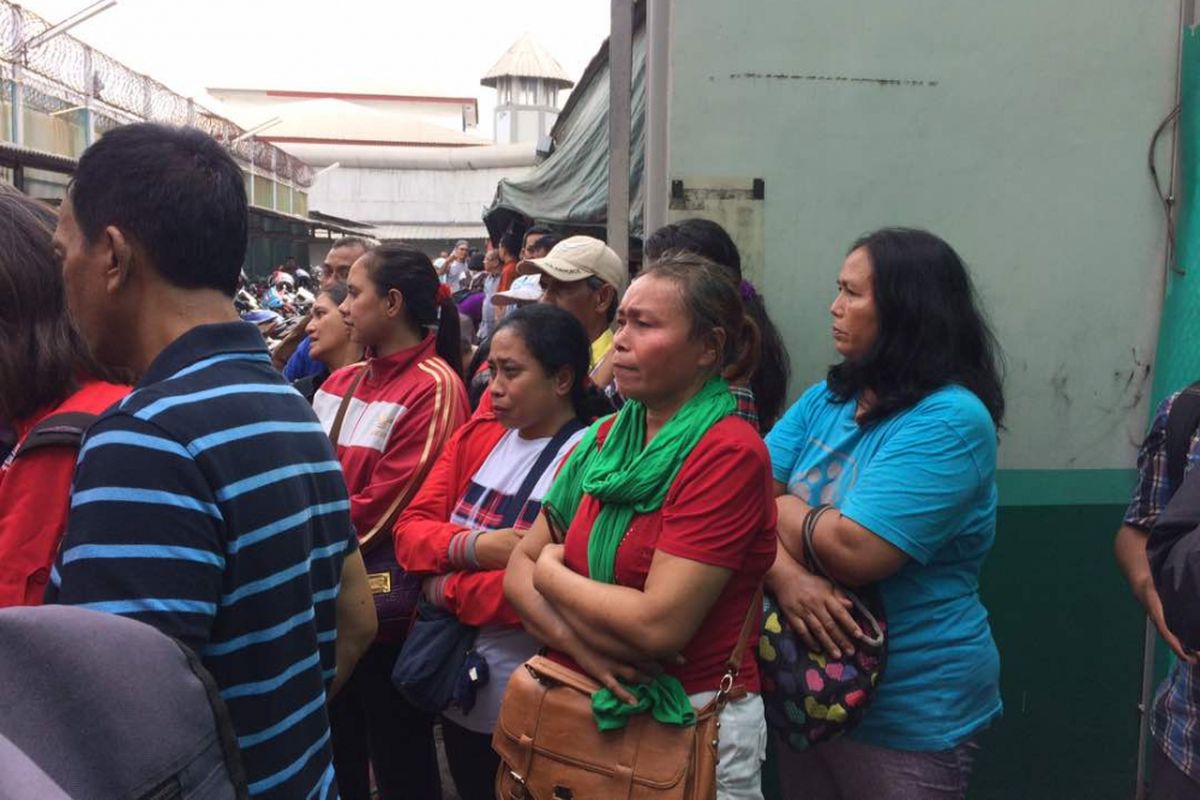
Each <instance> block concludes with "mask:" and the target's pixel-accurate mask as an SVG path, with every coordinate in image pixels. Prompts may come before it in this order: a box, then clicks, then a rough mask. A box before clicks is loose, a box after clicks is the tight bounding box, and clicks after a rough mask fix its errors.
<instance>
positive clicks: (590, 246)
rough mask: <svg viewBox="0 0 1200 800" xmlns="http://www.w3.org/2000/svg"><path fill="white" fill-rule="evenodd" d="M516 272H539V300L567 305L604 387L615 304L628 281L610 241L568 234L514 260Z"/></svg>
mask: <svg viewBox="0 0 1200 800" xmlns="http://www.w3.org/2000/svg"><path fill="white" fill-rule="evenodd" d="M517 272H518V273H519V274H521V275H538V276H539V278H540V283H541V287H542V293H543V294H542V302H543V303H553V304H554V305H556V306H558V307H559V308H561V309H563V310H564V311H569V312H571V314H573V315H574V316H575V318H576V319H577V320H579V322H580V323H582V325H583V329H584V330H585V331H587V335H588V339H589V340H590V341H591V343H592V354H591V371H590V373H589V375H590V377H591V379H592V382H593V383H595V384H596V385H597V386H600V387H605V386H607V385H608V384H609V383H611V382H612V366H611V365H610V364H609V363H608V355H609V352H610V351H611V350H612V344H613V333H612V323H613V320H614V319H616V316H617V304H618V303H619V302H620V300H621V295H622V294H623V293H624V292H625V287H626V286H628V285H629V270H628V269H626V267H625V264H624V262H622V261H621V257H620V256H618V255H617V254H616V253H615V252H614V251H613V249H612V248H611V247H609V246H608V245H606V244H605V243H604V242H602V241H600V240H599V239H594V238H592V237H591V236H571V237H568V238H566V239H563V240H562V241H561V242H559V243H558V244H556V245H555V246H554V247H553V249H551V250H550V252H549V253H548V254H547V255H546V256H544V257H542V258H532V259H526V260H524V261H522V262H520V263H519V264H518V265H517Z"/></svg>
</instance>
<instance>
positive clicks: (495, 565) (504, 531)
mask: <svg viewBox="0 0 1200 800" xmlns="http://www.w3.org/2000/svg"><path fill="white" fill-rule="evenodd" d="M521 535H522V532H521V531H517V530H513V529H512V528H501V529H500V530H495V531H486V532H484V533H481V534H480V535H479V538H478V539H476V540H475V560H476V561H477V562H479V568H480V569H481V570H487V569H504V568H505V567H507V566H508V559H509V557H510V556H511V555H512V552H513V550H516V549H517V545H518V544H520V543H521Z"/></svg>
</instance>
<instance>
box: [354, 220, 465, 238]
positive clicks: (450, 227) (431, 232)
mask: <svg viewBox="0 0 1200 800" xmlns="http://www.w3.org/2000/svg"><path fill="white" fill-rule="evenodd" d="M369 233H370V234H371V235H372V236H374V237H375V238H376V239H380V240H384V239H399V240H401V241H428V240H431V239H445V240H447V241H452V240H455V239H484V238H486V237H487V228H486V227H484V225H483V222H478V223H467V224H457V223H452V224H446V225H376V226H375V228H374V230H371V231H369Z"/></svg>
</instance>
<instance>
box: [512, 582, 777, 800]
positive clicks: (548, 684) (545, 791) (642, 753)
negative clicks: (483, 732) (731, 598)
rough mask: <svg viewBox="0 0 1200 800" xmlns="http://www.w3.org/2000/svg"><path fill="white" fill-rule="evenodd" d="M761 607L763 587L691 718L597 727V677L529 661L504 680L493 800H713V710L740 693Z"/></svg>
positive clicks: (639, 719) (716, 713) (716, 724)
mask: <svg viewBox="0 0 1200 800" xmlns="http://www.w3.org/2000/svg"><path fill="white" fill-rule="evenodd" d="M761 607H762V589H761V588H760V589H759V590H758V591H757V592H756V593H755V595H754V600H753V602H751V604H750V609H749V611H747V612H746V620H745V622H743V623H742V630H741V633H740V634H739V636H738V642H737V645H735V646H734V648H733V652H732V653H731V654H730V656H729V660H728V661H726V662H725V667H726V671H725V675H724V677H723V678H721V685H720V686H719V687H718V689H717V695H716V697H714V698H713V699H712V700H711V701H709V703H708V704H707V705H705V706H704V708H702V709H700V710H699V711H697V712H696V723H695V724H694V725H688V726H679V725H665V724H663V723H661V722H658V721H657V720H655V719H654V717H653V715H651V714H637V715H635V716H633V717H631V718H629V720H628V723H627V724H626V725H625V727H624V728H621V729H619V730H613V731H605V732H601V731H600V730H599V729H598V728H597V727H596V723H595V721H594V720H593V718H592V694H593V693H595V692H596V691H598V690H599V689H600V688H601V685H600V684H599V683H597V682H596V681H595V680H593V679H592V678H591V677H589V676H587V675H584V674H583V673H581V672H577V671H575V670H573V669H570V668H568V667H564V666H562V665H561V664H558V663H556V662H554V661H551V660H550V659H548V658H544V657H542V656H534V657H533V658H531V659H529V660H528V661H526V662H525V663H524V664H522V665H521V666H520V667H518V668H517V670H516V671H515V672H514V673H513V674H512V677H511V678H510V679H509V682H508V689H507V690H506V691H505V693H504V702H503V703H502V704H501V706H500V717H499V719H498V720H497V722H496V730H495V733H493V734H492V748H493V749H494V750H495V751H496V752H497V753H498V754H499V755H500V761H501V764H500V769H499V771H498V772H497V773H496V797H497V798H498V800H592V798H603V800H715V798H716V796H717V740H718V733H719V728H720V727H721V723H720V721H719V718H720V715H721V710H722V709H723V708H724V707H725V705H726V704H727V703H729V702H730V701H731V700H737V699H739V698H741V697H744V696H745V694H746V690H745V688H744V687H742V686H738V685H736V681H737V675H738V671H739V669H740V668H741V664H742V655H743V653H744V652H745V649H746V643H747V641H748V639H749V638H750V634H751V632H752V631H753V630H754V629H755V628H756V627H757V623H758V611H759V610H760V609H761Z"/></svg>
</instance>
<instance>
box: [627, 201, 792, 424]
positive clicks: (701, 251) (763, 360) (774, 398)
mask: <svg viewBox="0 0 1200 800" xmlns="http://www.w3.org/2000/svg"><path fill="white" fill-rule="evenodd" d="M672 250H676V251H683V252H688V253H696V254H698V255H702V256H704V257H705V258H707V259H708V260H709V261H712V262H715V263H716V264H719V265H720V266H722V267H724V268H725V271H726V273H727V274H728V276H729V278H730V280H732V281H733V283H734V284H736V285H737V286H738V288H739V290H740V291H741V294H742V303H743V305H744V306H745V308H746V313H747V314H748V315H749V316H750V318H751V319H753V320H754V323H755V325H756V326H758V332H759V338H760V340H761V345H760V347H761V353H760V358H759V364H758V368H757V369H756V370H755V371H754V373H753V374H752V375H751V376H750V388H751V389H753V390H754V400H755V403H757V405H758V427H759V430H760V431H761V432H763V433H766V432H767V431H768V430H770V429H771V426H772V425H774V424H775V420H777V419H779V416H780V415H781V414H782V413H783V409H784V404H785V403H786V402H787V387H788V379H789V378H790V377H791V371H792V367H791V360H790V359H789V358H788V352H787V347H786V346H784V344H783V337H782V336H780V335H779V329H778V328H776V327H775V323H774V322H772V321H771V317H770V316H769V315H768V314H767V308H766V306H765V305H764V304H763V299H762V296H761V295H760V294H759V293H758V292H757V291H756V290H755V289H754V287H753V286H751V285H750V284H749V283H748V282H746V281H744V280H743V279H742V256H741V254H740V253H739V252H738V249H737V245H736V244H734V242H733V239H732V238H730V236H729V234H728V233H726V231H725V229H724V228H722V227H721V226H720V225H718V224H717V223H715V222H713V221H712V220H707V219H700V218H692V219H685V220H682V221H680V222H673V223H671V224H670V225H664V226H663V227H661V228H659V229H658V230H656V231H655V232H654V233H652V234H650V236H649V238H647V239H646V241H645V243H644V245H643V247H642V252H643V253H644V255H645V258H646V260H647V261H654V260H656V259H659V258H661V257H662V256H663V254H664V253H667V252H670V251H672Z"/></svg>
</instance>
